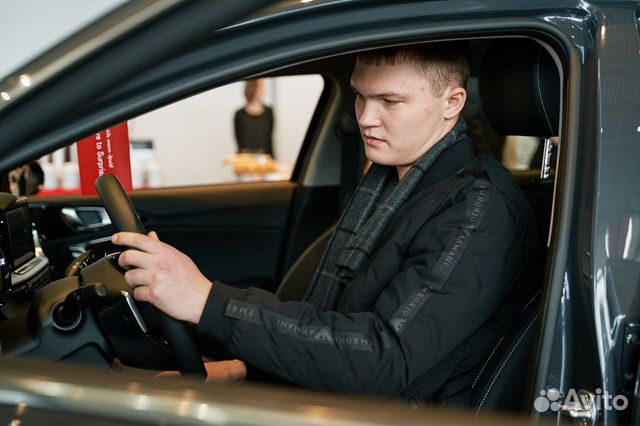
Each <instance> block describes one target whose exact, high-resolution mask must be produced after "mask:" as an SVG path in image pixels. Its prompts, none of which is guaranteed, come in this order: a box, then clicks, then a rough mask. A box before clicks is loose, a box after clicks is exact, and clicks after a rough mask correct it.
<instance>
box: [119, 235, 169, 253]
mask: <svg viewBox="0 0 640 426" xmlns="http://www.w3.org/2000/svg"><path fill="white" fill-rule="evenodd" d="M111 242H112V243H113V244H115V245H118V246H128V247H132V248H136V249H138V250H142V251H146V252H147V253H158V252H159V251H160V248H161V244H162V243H161V242H160V241H159V240H157V239H153V238H151V237H148V236H146V235H144V234H138V233H137V232H118V233H116V234H113V236H112V237H111Z"/></svg>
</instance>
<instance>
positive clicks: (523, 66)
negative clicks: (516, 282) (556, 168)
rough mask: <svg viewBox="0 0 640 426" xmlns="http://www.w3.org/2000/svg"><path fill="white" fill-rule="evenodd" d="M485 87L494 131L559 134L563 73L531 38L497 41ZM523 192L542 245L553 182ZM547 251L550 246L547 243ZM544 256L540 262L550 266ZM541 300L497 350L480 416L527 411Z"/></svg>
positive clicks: (478, 384) (477, 386) (489, 54)
mask: <svg viewBox="0 0 640 426" xmlns="http://www.w3.org/2000/svg"><path fill="white" fill-rule="evenodd" d="M479 88H480V96H481V101H482V106H483V109H484V112H485V114H486V116H487V119H488V120H489V123H490V124H491V127H492V128H493V129H494V130H495V131H496V132H498V133H500V134H503V135H521V136H543V137H551V136H555V135H557V134H558V123H559V117H560V73H559V71H558V68H557V66H556V64H555V63H554V61H553V59H552V57H551V55H550V54H549V53H548V52H547V51H546V50H545V48H544V47H543V46H542V45H540V44H539V43H537V42H535V41H533V40H529V39H504V40H497V41H494V42H493V43H492V44H491V45H490V46H489V47H488V48H487V51H486V52H485V55H484V56H483V60H482V65H481V70H480V75H479ZM522 190H523V192H524V194H525V196H526V198H527V200H528V201H529V203H530V204H531V207H532V210H533V213H534V216H535V218H536V222H537V226H538V232H539V236H540V240H541V242H542V243H546V241H547V238H548V232H549V224H550V218H551V205H552V195H553V180H552V179H537V180H534V181H532V182H530V183H527V184H525V185H522ZM545 247H546V244H545ZM545 258H546V256H542V258H541V259H540V262H541V263H542V262H544V261H545ZM538 300H539V295H538V294H536V296H535V297H534V298H533V299H531V301H530V302H529V303H528V304H527V306H526V307H525V308H524V309H523V311H522V313H521V315H520V318H518V320H517V321H516V322H515V324H514V327H513V328H512V329H511V331H510V332H509V333H507V334H506V335H504V336H503V337H502V338H501V339H500V340H499V341H498V343H497V344H496V345H495V347H494V348H493V350H492V352H491V355H490V356H489V358H488V359H487V361H486V362H485V364H484V365H483V367H482V369H481V370H480V373H479V374H478V376H477V377H476V380H475V382H474V383H473V386H472V397H471V398H472V401H471V404H472V407H473V409H474V414H475V416H479V415H481V414H482V413H484V412H486V411H518V412H522V411H526V410H528V408H529V404H530V402H531V400H532V398H531V396H532V395H529V394H528V392H527V380H526V378H528V377H531V373H532V371H530V369H531V368H532V367H533V366H534V365H535V363H534V362H532V361H533V358H532V349H533V342H534V339H535V336H536V334H537V333H536V327H537V324H538Z"/></svg>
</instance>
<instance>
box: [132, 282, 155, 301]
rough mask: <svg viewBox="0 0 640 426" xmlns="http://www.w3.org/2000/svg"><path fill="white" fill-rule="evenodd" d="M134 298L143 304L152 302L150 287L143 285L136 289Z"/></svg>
mask: <svg viewBox="0 0 640 426" xmlns="http://www.w3.org/2000/svg"><path fill="white" fill-rule="evenodd" d="M133 298H134V299H136V300H139V301H141V302H151V300H149V299H150V298H149V287H147V286H146V285H142V286H139V287H136V288H134V289H133Z"/></svg>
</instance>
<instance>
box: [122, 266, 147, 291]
mask: <svg viewBox="0 0 640 426" xmlns="http://www.w3.org/2000/svg"><path fill="white" fill-rule="evenodd" d="M151 276H152V272H150V271H148V270H145V269H131V270H129V271H127V272H125V274H124V279H125V280H126V281H127V284H129V285H130V286H131V287H134V288H135V287H138V286H141V285H144V286H146V285H149V284H151Z"/></svg>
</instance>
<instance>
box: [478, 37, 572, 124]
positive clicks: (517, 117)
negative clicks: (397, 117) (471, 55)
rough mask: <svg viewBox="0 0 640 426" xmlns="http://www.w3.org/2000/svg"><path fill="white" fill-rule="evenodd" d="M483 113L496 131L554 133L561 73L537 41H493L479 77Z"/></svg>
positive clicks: (557, 116)
mask: <svg viewBox="0 0 640 426" xmlns="http://www.w3.org/2000/svg"><path fill="white" fill-rule="evenodd" d="M478 87H479V89H480V99H481V102H482V108H483V110H484V113H485V115H486V117H487V119H488V120H489V123H491V127H492V128H493V130H495V131H496V133H499V134H502V135H520V136H545V137H546V136H555V135H557V134H558V122H559V117H560V74H559V72H558V68H557V67H556V64H555V63H554V62H553V59H552V58H551V55H550V54H549V53H548V52H547V51H546V50H545V49H544V48H543V47H542V46H541V45H540V44H538V43H537V42H535V41H533V40H527V39H505V40H498V41H495V42H494V43H492V44H491V45H490V46H489V48H488V49H487V52H486V54H485V55H484V57H483V60H482V65H481V69H480V76H479V78H478Z"/></svg>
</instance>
